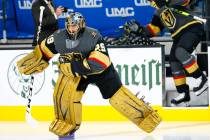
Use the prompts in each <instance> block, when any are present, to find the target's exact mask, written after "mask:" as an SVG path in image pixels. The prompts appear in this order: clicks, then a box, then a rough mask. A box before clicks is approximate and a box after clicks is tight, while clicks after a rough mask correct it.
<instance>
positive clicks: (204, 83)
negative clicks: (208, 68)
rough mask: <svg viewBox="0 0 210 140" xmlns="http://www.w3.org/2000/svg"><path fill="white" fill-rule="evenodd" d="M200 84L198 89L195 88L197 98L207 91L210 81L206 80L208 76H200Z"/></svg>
mask: <svg viewBox="0 0 210 140" xmlns="http://www.w3.org/2000/svg"><path fill="white" fill-rule="evenodd" d="M196 80H198V82H199V84H198V86H197V87H194V88H193V92H194V94H195V95H196V96H199V95H201V94H202V93H204V92H205V91H206V90H207V89H208V79H207V78H206V76H205V75H204V74H203V75H202V76H200V77H199V78H198V79H196Z"/></svg>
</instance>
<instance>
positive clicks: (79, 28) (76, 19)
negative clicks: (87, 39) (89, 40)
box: [65, 12, 85, 40]
mask: <svg viewBox="0 0 210 140" xmlns="http://www.w3.org/2000/svg"><path fill="white" fill-rule="evenodd" d="M65 28H66V31H67V32H68V34H69V37H70V39H71V40H77V39H78V38H79V36H80V34H81V33H82V32H83V31H84V29H85V18H84V17H83V15H82V14H81V13H78V12H73V13H70V14H69V15H68V16H67V17H66V22H65Z"/></svg>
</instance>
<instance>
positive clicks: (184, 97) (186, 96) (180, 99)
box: [171, 91, 190, 107]
mask: <svg viewBox="0 0 210 140" xmlns="http://www.w3.org/2000/svg"><path fill="white" fill-rule="evenodd" d="M189 101H190V93H189V91H188V92H186V93H185V92H183V93H179V95H178V96H177V97H176V98H174V99H172V100H171V106H172V107H173V106H177V105H179V104H181V103H185V106H186V107H188V106H189Z"/></svg>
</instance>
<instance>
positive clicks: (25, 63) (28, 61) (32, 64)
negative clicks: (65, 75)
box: [17, 46, 49, 75]
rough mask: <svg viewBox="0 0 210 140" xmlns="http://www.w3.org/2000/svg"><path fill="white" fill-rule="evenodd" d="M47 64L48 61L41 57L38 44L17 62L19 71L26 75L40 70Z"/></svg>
mask: <svg viewBox="0 0 210 140" xmlns="http://www.w3.org/2000/svg"><path fill="white" fill-rule="evenodd" d="M48 65H49V63H48V62H47V61H46V60H44V59H43V54H42V51H41V50H40V47H39V46H36V47H35V49H34V50H33V52H31V53H29V54H28V55H27V56H25V57H23V58H22V59H21V60H19V61H18V62H17V67H18V70H19V72H20V73H21V74H26V75H30V74H35V73H39V72H42V71H43V70H44V69H45V68H46V67H47V66H48Z"/></svg>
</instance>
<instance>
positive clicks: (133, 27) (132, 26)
mask: <svg viewBox="0 0 210 140" xmlns="http://www.w3.org/2000/svg"><path fill="white" fill-rule="evenodd" d="M123 29H124V30H125V31H126V32H127V33H134V34H137V35H138V34H141V33H142V32H143V29H144V27H143V26H142V25H140V23H139V22H137V21H136V20H135V19H132V20H130V21H127V22H126V23H125V24H124V25H123Z"/></svg>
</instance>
